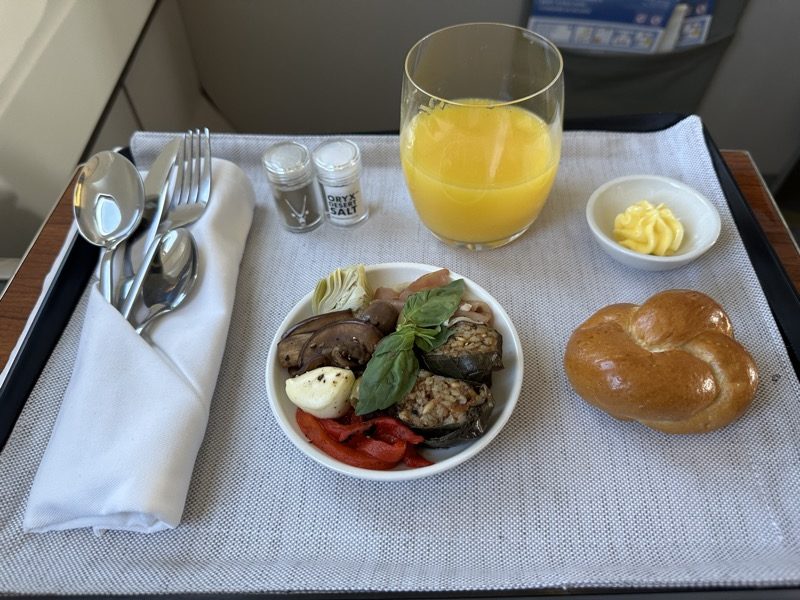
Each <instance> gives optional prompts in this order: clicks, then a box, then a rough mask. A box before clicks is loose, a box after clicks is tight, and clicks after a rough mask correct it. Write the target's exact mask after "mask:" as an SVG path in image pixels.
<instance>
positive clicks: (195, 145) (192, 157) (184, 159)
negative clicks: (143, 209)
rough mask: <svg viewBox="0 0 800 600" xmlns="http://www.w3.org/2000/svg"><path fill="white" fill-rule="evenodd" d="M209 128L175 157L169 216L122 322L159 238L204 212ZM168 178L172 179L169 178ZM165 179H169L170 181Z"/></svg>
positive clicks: (193, 135)
mask: <svg viewBox="0 0 800 600" xmlns="http://www.w3.org/2000/svg"><path fill="white" fill-rule="evenodd" d="M210 137H211V136H210V135H209V132H208V128H206V129H203V130H202V131H200V130H199V129H195V130H194V131H191V130H190V131H188V132H187V133H186V134H185V135H184V136H183V143H182V144H181V146H180V148H179V149H178V154H177V156H176V157H175V165H174V167H173V169H174V171H175V182H174V185H171V186H170V188H169V190H168V194H169V213H168V214H167V217H166V218H165V219H164V220H163V221H162V222H161V225H159V227H158V234H157V235H156V236H155V238H153V240H152V241H151V243H150V246H149V247H148V248H147V251H146V253H145V256H144V260H143V261H142V265H141V266H140V267H139V271H138V272H137V273H136V279H134V281H133V284H132V285H131V289H130V291H129V292H128V295H127V296H126V298H125V303H124V304H123V306H122V309H121V310H120V312H121V313H122V316H123V318H125V319H127V320H128V321H130V320H131V318H132V317H131V313H132V311H133V307H134V305H135V304H136V300H137V298H138V297H139V292H140V291H141V289H142V282H143V281H144V278H145V276H146V275H147V271H148V269H149V268H150V264H151V263H152V262H153V258H154V257H155V253H156V250H157V249H158V245H159V243H160V241H161V238H162V237H163V236H164V234H166V233H167V232H168V231H171V230H173V229H177V228H178V227H185V226H186V225H190V224H192V223H194V222H195V221H197V220H198V219H199V218H200V217H201V216H202V215H203V212H205V209H206V206H207V205H208V200H209V198H210V197H211V140H210ZM170 178H171V175H170ZM170 178H168V179H170Z"/></svg>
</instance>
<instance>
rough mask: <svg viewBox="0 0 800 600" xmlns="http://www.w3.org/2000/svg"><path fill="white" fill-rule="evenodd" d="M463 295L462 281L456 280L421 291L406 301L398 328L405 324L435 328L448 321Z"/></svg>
mask: <svg viewBox="0 0 800 600" xmlns="http://www.w3.org/2000/svg"><path fill="white" fill-rule="evenodd" d="M463 294H464V280H463V279H456V280H455V281H451V282H450V283H448V284H447V285H445V286H442V287H438V288H433V289H430V290H422V291H420V292H417V293H416V294H412V295H411V296H409V297H408V299H407V300H406V303H405V305H404V306H403V310H402V312H401V313H400V318H399V319H398V320H397V325H398V328H399V327H402V326H403V325H404V324H406V323H411V324H413V325H417V326H419V327H436V326H437V325H441V324H442V323H444V322H445V321H446V320H447V319H449V318H450V317H451V316H452V315H453V313H454V312H455V311H456V309H457V308H458V306H459V304H461V296H462V295H463Z"/></svg>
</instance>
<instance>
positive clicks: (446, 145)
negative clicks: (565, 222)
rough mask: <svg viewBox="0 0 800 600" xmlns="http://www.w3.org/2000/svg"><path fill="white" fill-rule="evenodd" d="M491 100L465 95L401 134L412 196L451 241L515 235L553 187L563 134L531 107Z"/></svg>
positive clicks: (423, 116) (430, 222) (425, 219)
mask: <svg viewBox="0 0 800 600" xmlns="http://www.w3.org/2000/svg"><path fill="white" fill-rule="evenodd" d="M488 104H489V103H488V102H487V101H485V100H466V101H464V100H462V101H460V103H459V104H446V105H439V106H436V107H434V108H432V109H429V110H424V111H423V112H420V113H418V114H417V115H415V116H414V118H413V119H412V121H411V122H410V123H409V124H408V125H407V127H405V128H404V130H403V132H402V135H401V139H400V158H401V161H402V164H403V171H404V173H405V177H406V182H407V184H408V189H409V192H410V193H411V198H412V199H413V201H414V205H415V206H416V209H417V212H418V213H419V216H420V218H421V219H422V221H423V222H424V223H425V225H426V226H427V227H428V228H429V229H430V230H431V231H433V233H435V234H436V235H437V236H439V237H440V238H442V239H445V240H450V241H455V242H467V243H475V244H489V243H491V242H497V241H504V240H508V239H509V238H512V237H513V236H515V235H516V234H519V233H521V232H523V231H525V229H527V228H528V227H529V226H530V225H531V223H533V221H534V220H535V219H536V217H537V216H538V215H539V211H541V210H542V206H543V205H544V202H545V200H546V199H547V195H548V194H549V193H550V188H551V187H552V186H553V180H554V179H555V176H556V170H557V168H558V158H559V154H560V138H559V139H554V138H553V136H551V135H550V131H549V129H548V126H547V124H546V123H545V122H544V121H543V120H542V119H540V118H539V117H537V116H536V115H534V114H533V113H531V112H529V111H527V110H524V109H522V108H519V107H517V106H502V105H499V106H494V107H491V106H488Z"/></svg>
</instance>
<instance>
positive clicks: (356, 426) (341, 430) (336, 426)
mask: <svg viewBox="0 0 800 600" xmlns="http://www.w3.org/2000/svg"><path fill="white" fill-rule="evenodd" d="M319 422H320V424H321V425H322V427H324V428H325V431H327V432H328V433H329V434H330V435H331V436H332V437H333V438H334V439H335V440H336V441H338V442H344V441H345V440H347V438H349V437H350V436H351V435H353V434H356V433H364V432H365V431H367V430H368V429H369V428H370V427H372V424H371V423H369V422H363V421H362V422H358V423H340V422H339V421H337V420H336V419H319Z"/></svg>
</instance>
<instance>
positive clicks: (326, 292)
mask: <svg viewBox="0 0 800 600" xmlns="http://www.w3.org/2000/svg"><path fill="white" fill-rule="evenodd" d="M371 298H372V290H370V288H369V284H368V283H367V272H366V270H365V268H364V265H352V266H350V267H345V268H344V269H336V270H335V271H333V272H332V273H331V274H330V275H328V276H327V277H325V278H324V279H320V280H319V282H318V283H317V287H316V288H314V294H313V295H312V297H311V311H312V312H313V313H314V314H315V315H318V314H321V313H326V312H331V311H335V310H346V309H350V310H359V309H361V308H364V307H365V306H366V305H367V304H369V301H370V299H371Z"/></svg>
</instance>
